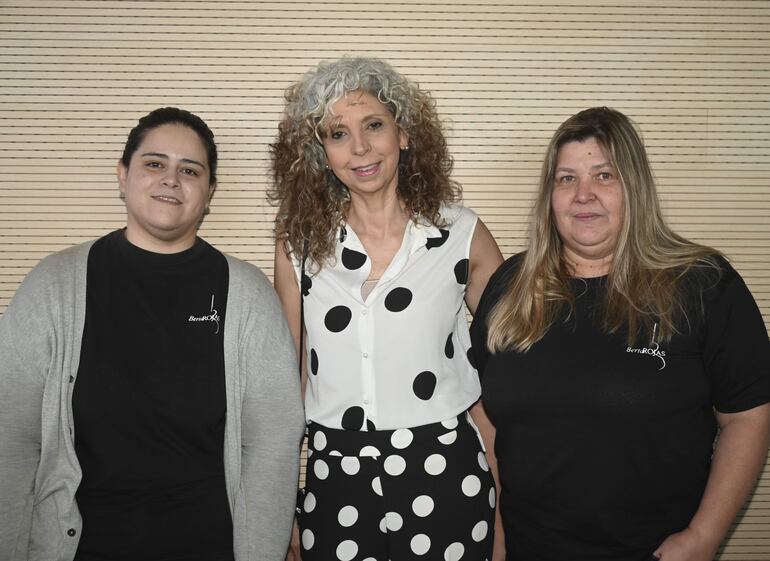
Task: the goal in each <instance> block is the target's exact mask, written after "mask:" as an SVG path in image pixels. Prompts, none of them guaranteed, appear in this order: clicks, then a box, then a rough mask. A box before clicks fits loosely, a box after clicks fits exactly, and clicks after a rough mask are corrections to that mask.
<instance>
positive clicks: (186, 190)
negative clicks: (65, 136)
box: [118, 123, 214, 253]
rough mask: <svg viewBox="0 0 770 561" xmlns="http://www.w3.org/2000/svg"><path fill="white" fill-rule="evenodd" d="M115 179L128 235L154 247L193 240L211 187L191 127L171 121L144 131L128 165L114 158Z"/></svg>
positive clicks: (179, 247) (162, 249)
mask: <svg viewBox="0 0 770 561" xmlns="http://www.w3.org/2000/svg"><path fill="white" fill-rule="evenodd" d="M118 183H119V184H120V192H121V193H122V194H123V196H124V199H125V203H126V211H127V214H128V218H127V225H126V237H127V239H128V241H130V242H131V243H132V244H134V245H136V246H139V247H141V248H142V249H146V250H148V251H154V252H157V253H176V252H179V251H184V250H185V249H188V248H190V247H192V246H193V244H194V243H195V233H196V231H197V229H198V225H199V224H200V221H201V220H202V219H203V213H204V212H205V210H206V208H207V207H208V204H209V201H210V200H211V196H212V194H213V193H214V185H209V164H208V158H207V155H206V147H205V146H204V144H203V142H202V141H201V139H200V138H199V137H198V135H197V133H196V132H195V131H193V130H192V129H191V128H188V127H186V126H184V125H180V124H176V123H173V124H166V125H161V126H159V127H157V128H155V129H152V130H151V131H149V132H148V133H147V134H146V136H145V137H144V140H142V142H141V144H139V147H138V148H137V149H136V151H135V152H134V154H133V155H132V156H131V161H130V163H129V166H128V168H126V166H124V165H123V163H122V162H119V163H118Z"/></svg>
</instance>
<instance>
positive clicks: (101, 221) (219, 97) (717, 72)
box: [0, 0, 770, 561]
mask: <svg viewBox="0 0 770 561" xmlns="http://www.w3.org/2000/svg"><path fill="white" fill-rule="evenodd" d="M769 32H770V3H767V2H763V1H730V2H723V1H721V0H680V1H679V2H676V3H671V2H668V1H664V0H657V1H655V0H642V1H639V2H625V1H622V0H586V1H580V2H578V1H574V0H562V1H556V0H545V1H540V2H531V1H529V2H524V1H522V2H518V1H508V2H495V1H483V0H482V1H475V2H470V1H463V0H444V1H442V2H427V1H425V2H423V1H420V0H415V1H414V2H406V1H405V2H391V1H380V2H376V3H368V4H361V3H359V2H353V1H349V0H346V1H330V2H294V1H281V2H277V1H276V2H262V1H258V0H255V1H250V2H249V1H241V2H237V1H218V2H214V1H196V0H186V1H133V0H130V1H102V0H91V1H89V0H73V1H65V0H2V1H0V312H1V311H2V310H3V309H4V308H5V306H6V305H7V303H8V301H9V299H10V298H11V296H12V295H13V293H14V291H15V289H16V287H17V286H18V283H19V282H20V281H21V279H22V278H23V276H24V275H25V274H26V273H27V271H29V269H30V268H31V267H32V266H33V265H34V264H35V263H36V262H37V261H38V260H39V259H40V258H41V257H43V256H45V255H47V254H49V253H51V252H52V251H56V250H58V249H61V248H64V247H67V246H69V245H71V244H74V243H77V242H80V241H84V240H87V239H91V238H94V237H97V236H99V235H102V234H104V233H106V232H108V231H110V230H111V229H114V228H117V227H120V226H122V225H123V221H124V210H123V206H122V204H121V201H120V200H119V199H118V191H117V183H116V181H115V177H114V168H115V163H116V161H117V159H118V157H119V155H120V152H121V149H122V144H123V142H124V140H125V137H126V134H127V132H128V130H129V129H130V128H131V127H132V126H133V125H134V124H135V122H136V119H137V118H138V117H139V116H140V115H142V114H144V113H146V112H148V111H150V110H151V109H154V108H155V107H158V106H161V105H176V106H181V107H184V108H187V109H189V110H191V111H193V112H195V113H198V114H199V115H201V116H202V117H203V118H204V119H205V120H206V121H207V122H208V123H209V124H210V125H211V126H212V128H213V129H214V131H215V133H216V136H217V140H218V144H219V147H220V151H221V169H220V174H219V175H220V185H219V190H218V193H217V195H216V197H215V199H214V203H213V206H212V213H211V215H210V216H209V217H208V218H207V219H206V222H205V224H204V226H203V229H202V235H203V236H204V237H206V238H207V239H208V240H209V241H211V242H213V243H214V244H215V245H216V246H217V247H219V248H220V249H222V250H224V251H228V252H230V253H233V254H235V255H237V256H239V257H242V258H245V259H247V260H249V261H251V262H253V263H255V264H257V265H259V266H261V267H262V268H264V269H265V270H266V271H267V272H268V273H271V269H272V240H271V222H272V216H273V209H272V208H271V207H270V206H269V205H267V203H266V202H265V197H264V190H265V184H266V180H267V144H268V143H269V142H270V141H271V140H272V139H273V138H274V136H275V132H276V123H277V119H278V117H279V115H280V111H281V107H282V98H281V95H282V91H283V89H284V88H285V87H286V86H287V85H288V84H289V83H290V82H291V81H293V80H295V79H297V78H298V77H299V76H301V74H302V73H303V72H305V71H306V70H307V69H308V68H310V67H311V66H312V65H314V64H316V63H317V62H318V60H320V59H330V58H336V57H338V56H340V55H343V54H360V55H374V56H380V57H383V58H385V59H387V60H389V61H390V62H391V63H393V64H394V65H395V66H396V67H397V68H398V69H400V70H401V71H403V72H404V73H405V74H407V75H409V76H410V77H412V78H414V79H416V80H418V81H419V82H420V83H421V85H422V86H424V87H426V88H428V89H430V90H432V91H433V92H434V94H435V96H436V98H437V100H438V105H439V109H440V111H441V113H442V115H443V116H444V117H445V118H446V119H447V120H448V121H449V122H450V124H451V132H450V142H451V147H452V151H453V154H454V156H455V162H456V166H455V177H456V178H457V179H459V180H460V181H461V182H462V183H463V185H464V188H465V198H466V202H467V204H468V205H470V206H472V207H473V208H475V209H476V210H477V211H478V212H479V214H480V215H481V216H482V218H483V219H484V220H485V221H486V222H487V224H488V225H489V227H490V229H491V230H492V232H493V233H494V234H495V236H496V237H497V239H498V241H499V243H500V245H501V247H502V249H503V253H504V254H506V255H508V254H510V253H512V252H515V251H518V250H520V249H521V248H522V246H523V243H524V239H525V235H526V221H527V216H528V213H529V205H530V203H531V201H532V196H533V190H534V187H535V184H536V182H537V175H538V171H539V165H540V159H541V156H542V153H543V150H544V148H545V144H546V142H547V140H548V138H549V137H550V135H551V133H552V132H553V130H554V129H555V128H556V126H557V125H558V124H559V123H560V122H561V121H563V120H564V119H565V118H566V117H568V116H569V115H571V114H572V113H574V112H576V111H578V110H580V109H583V108H585V107H588V106H593V105H600V104H601V105H610V106H614V107H616V108H617V109H620V110H622V111H624V112H626V113H627V114H629V115H630V116H632V117H634V118H635V119H636V120H637V121H638V123H639V124H640V126H641V127H642V130H643V131H644V133H645V139H646V142H647V145H648V148H649V151H650V154H651V157H652V160H653V165H654V167H655V170H656V173H657V177H658V180H659V183H660V191H661V196H662V199H663V203H664V208H665V212H666V214H667V217H668V218H669V220H670V222H671V223H672V225H674V227H675V228H676V229H677V231H679V232H680V233H682V234H684V235H686V236H689V237H691V238H693V239H695V240H698V241H700V242H703V243H706V244H711V245H715V246H717V247H718V248H720V249H722V250H723V251H725V252H726V253H727V255H728V256H729V257H730V258H731V259H732V261H733V263H734V264H735V266H736V267H737V269H738V270H739V271H740V272H741V273H742V274H743V275H744V277H745V278H746V280H747V282H748V284H749V286H750V287H751V289H752V291H753V292H754V295H755V297H756V299H757V301H758V302H759V305H760V307H761V309H762V312H763V314H764V317H765V320H766V321H767V320H768V319H770V220H768V215H770V188H769V186H768V180H769V179H770V133H768V131H769V130H770V33H769ZM722 559H723V560H760V559H761V560H765V561H766V560H767V559H770V468H766V470H765V473H764V475H763V477H762V479H761V481H760V483H759V486H758V491H757V493H756V494H755V496H754V498H753V500H752V502H751V505H750V507H749V508H748V509H747V510H746V513H745V516H744V517H743V519H742V521H741V523H740V524H738V525H737V527H736V528H735V530H734V532H733V534H732V536H731V538H730V540H729V542H728V545H727V546H726V548H725V550H724V552H723V554H722Z"/></svg>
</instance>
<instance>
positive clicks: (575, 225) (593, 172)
mask: <svg viewBox="0 0 770 561" xmlns="http://www.w3.org/2000/svg"><path fill="white" fill-rule="evenodd" d="M551 209H552V212H553V217H554V221H555V223H556V229H557V230H558V232H559V236H560V237H561V240H562V242H563V243H564V251H565V257H566V258H567V260H568V262H570V263H571V264H572V265H573V269H575V271H576V273H580V272H581V270H582V271H584V272H588V274H580V275H579V276H588V275H589V274H590V271H593V272H594V275H595V276H598V275H602V274H606V273H607V272H609V268H610V266H611V263H612V256H613V254H614V252H615V247H616V246H617V243H618V236H619V234H620V229H621V227H622V224H623V215H624V206H623V186H622V184H621V181H620V177H619V176H618V173H617V172H616V170H615V167H614V166H613V164H612V162H611V161H610V158H609V157H608V156H607V154H606V153H605V151H604V150H603V149H602V147H601V146H600V145H599V143H598V142H597V141H596V139H595V138H588V139H586V140H584V141H582V142H568V143H567V144H565V145H564V146H562V147H561V148H560V149H559V152H558V153H557V155H556V171H555V175H554V183H553V191H552V193H551Z"/></svg>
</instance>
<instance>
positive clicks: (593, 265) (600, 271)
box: [563, 250, 613, 278]
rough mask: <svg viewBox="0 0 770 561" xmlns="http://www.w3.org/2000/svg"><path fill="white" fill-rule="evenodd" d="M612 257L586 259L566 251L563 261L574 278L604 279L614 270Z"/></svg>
mask: <svg viewBox="0 0 770 561" xmlns="http://www.w3.org/2000/svg"><path fill="white" fill-rule="evenodd" d="M612 257H613V256H612V255H606V256H604V257H597V258H585V257H581V256H579V255H575V254H573V253H571V252H570V251H568V250H565V251H564V254H563V259H564V262H565V263H566V264H567V269H569V272H570V274H571V275H572V276H573V277H580V278H593V277H603V276H604V275H607V274H608V273H609V272H610V269H612Z"/></svg>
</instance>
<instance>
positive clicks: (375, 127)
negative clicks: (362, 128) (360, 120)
mask: <svg viewBox="0 0 770 561" xmlns="http://www.w3.org/2000/svg"><path fill="white" fill-rule="evenodd" d="M366 128H368V129H369V130H373V131H376V130H378V129H380V128H382V121H372V122H371V123H369V124H368V125H367V126H366Z"/></svg>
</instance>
